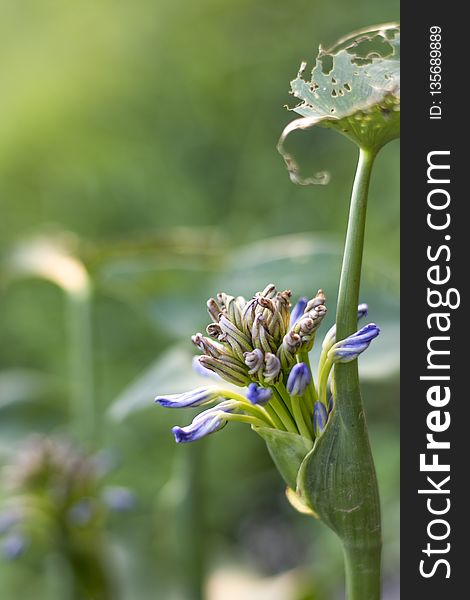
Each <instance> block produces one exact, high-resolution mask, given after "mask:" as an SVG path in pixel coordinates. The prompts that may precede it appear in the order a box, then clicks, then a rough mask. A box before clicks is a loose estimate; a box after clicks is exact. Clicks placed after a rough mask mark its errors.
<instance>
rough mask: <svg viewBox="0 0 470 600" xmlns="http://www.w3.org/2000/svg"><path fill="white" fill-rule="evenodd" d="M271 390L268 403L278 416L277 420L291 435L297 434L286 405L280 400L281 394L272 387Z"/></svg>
mask: <svg viewBox="0 0 470 600" xmlns="http://www.w3.org/2000/svg"><path fill="white" fill-rule="evenodd" d="M272 390H273V395H272V398H271V400H270V401H269V402H270V404H271V406H272V407H273V408H274V410H275V411H276V413H277V414H278V415H279V418H280V419H281V420H282V422H283V423H284V427H285V428H286V430H287V431H290V432H291V433H299V431H298V429H297V427H296V425H295V423H294V420H293V418H292V416H291V414H290V413H289V411H288V409H287V407H286V405H285V404H284V401H283V399H282V396H281V394H280V393H279V390H278V389H276V388H275V387H273V388H272Z"/></svg>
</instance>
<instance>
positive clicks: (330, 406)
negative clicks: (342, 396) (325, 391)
mask: <svg viewBox="0 0 470 600" xmlns="http://www.w3.org/2000/svg"><path fill="white" fill-rule="evenodd" d="M334 406H335V401H334V400H333V396H330V398H329V400H328V414H330V412H331V411H332V410H333V408H334Z"/></svg>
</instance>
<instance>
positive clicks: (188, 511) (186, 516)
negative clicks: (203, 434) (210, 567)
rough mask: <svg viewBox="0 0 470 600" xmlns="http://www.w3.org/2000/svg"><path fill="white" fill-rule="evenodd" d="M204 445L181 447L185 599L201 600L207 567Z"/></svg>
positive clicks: (180, 539)
mask: <svg viewBox="0 0 470 600" xmlns="http://www.w3.org/2000/svg"><path fill="white" fill-rule="evenodd" d="M204 451H205V444H194V446H193V447H188V448H184V450H183V453H182V456H181V463H182V464H181V468H180V477H181V481H182V482H183V489H182V494H181V498H180V503H179V506H178V510H177V515H176V522H177V551H178V555H177V557H178V560H179V563H180V565H179V566H180V582H181V588H182V593H183V598H184V600H203V598H204V589H203V588H204V580H205V567H206V548H207V544H206V538H205V535H206V533H205V531H204V522H205V519H204V507H205V505H204V483H203V480H202V477H201V474H202V473H204V470H205V469H204Z"/></svg>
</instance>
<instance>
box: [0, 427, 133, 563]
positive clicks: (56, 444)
mask: <svg viewBox="0 0 470 600" xmlns="http://www.w3.org/2000/svg"><path fill="white" fill-rule="evenodd" d="M105 474H106V473H105V472H104V469H103V468H102V465H101V464H100V460H99V459H98V457H97V456H93V455H88V454H85V453H83V452H81V451H80V450H79V449H77V448H76V447H75V446H73V445H72V444H71V443H69V442H68V441H64V440H61V439H53V438H48V437H45V436H39V435H35V436H32V437H31V438H29V439H28V440H27V441H26V442H25V443H24V444H23V445H21V446H20V447H19V448H18V449H17V451H16V452H15V456H14V458H13V460H12V461H11V462H10V463H9V464H7V465H6V466H5V467H4V469H3V472H2V479H1V484H0V487H1V488H2V490H3V498H2V499H1V500H0V557H1V556H3V558H7V559H15V558H18V557H19V556H20V555H21V554H23V553H24V552H25V551H26V550H27V549H29V548H30V547H32V548H33V549H34V547H36V550H38V551H39V552H41V551H42V550H48V549H50V550H53V549H56V550H60V551H61V552H63V551H66V550H67V547H68V546H70V547H72V546H74V545H75V544H76V543H78V542H79V543H80V544H81V543H83V541H84V540H87V543H88V542H89V543H90V547H94V546H96V544H97V543H98V540H99V539H100V537H101V534H102V530H103V526H104V521H105V517H106V515H107V513H108V511H109V510H117V511H125V510H129V509H131V508H132V505H133V503H134V496H133V494H132V492H131V491H130V490H129V489H127V488H123V487H117V486H104V485H103V476H104V475H105Z"/></svg>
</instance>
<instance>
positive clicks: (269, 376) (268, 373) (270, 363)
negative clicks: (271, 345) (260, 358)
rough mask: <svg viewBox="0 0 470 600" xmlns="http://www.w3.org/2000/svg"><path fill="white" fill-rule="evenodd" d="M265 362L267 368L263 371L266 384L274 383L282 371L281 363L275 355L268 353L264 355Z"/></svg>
mask: <svg viewBox="0 0 470 600" xmlns="http://www.w3.org/2000/svg"><path fill="white" fill-rule="evenodd" d="M264 362H265V368H264V371H263V378H264V380H265V382H266V383H274V381H276V379H277V377H278V375H279V372H280V370H281V361H280V360H279V359H278V357H277V356H276V355H275V354H272V353H271V352H266V354H265V355H264Z"/></svg>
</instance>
